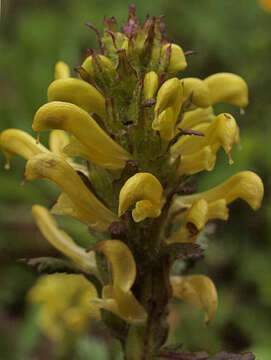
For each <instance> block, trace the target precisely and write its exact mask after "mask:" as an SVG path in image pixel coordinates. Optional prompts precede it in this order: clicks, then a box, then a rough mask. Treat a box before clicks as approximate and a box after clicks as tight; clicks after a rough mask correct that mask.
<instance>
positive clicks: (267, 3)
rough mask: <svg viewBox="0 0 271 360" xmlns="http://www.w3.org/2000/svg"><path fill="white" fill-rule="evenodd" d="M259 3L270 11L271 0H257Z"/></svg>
mask: <svg viewBox="0 0 271 360" xmlns="http://www.w3.org/2000/svg"><path fill="white" fill-rule="evenodd" d="M259 3H260V5H261V7H262V8H263V9H264V10H266V11H268V12H271V1H270V0H259Z"/></svg>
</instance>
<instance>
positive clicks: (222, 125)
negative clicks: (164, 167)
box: [171, 113, 239, 163]
mask: <svg viewBox="0 0 271 360" xmlns="http://www.w3.org/2000/svg"><path fill="white" fill-rule="evenodd" d="M193 130H198V131H201V132H203V133H204V135H205V136H202V137H197V136H191V135H186V136H183V137H182V138H180V139H179V140H178V141H177V142H176V144H174V145H173V146H172V147H171V154H172V156H173V158H176V157H177V156H179V155H190V154H193V153H195V152H197V151H199V150H201V149H202V148H203V147H205V146H211V148H212V151H213V153H214V154H216V152H217V151H218V149H219V148H220V146H222V147H223V149H224V151H225V152H226V154H227V155H228V157H229V162H230V163H232V159H231V150H232V146H233V144H235V143H238V141H239V128H238V125H237V123H236V121H235V119H234V117H233V116H232V115H230V114H227V113H222V114H220V115H218V116H217V117H216V118H215V120H213V121H212V122H211V123H208V122H207V123H200V124H199V125H197V126H195V127H194V128H193Z"/></svg>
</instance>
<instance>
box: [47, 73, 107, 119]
mask: <svg viewBox="0 0 271 360" xmlns="http://www.w3.org/2000/svg"><path fill="white" fill-rule="evenodd" d="M47 97H48V102H51V101H65V102H68V103H72V104H74V105H77V106H79V107H81V108H82V109H84V110H86V111H87V112H94V113H96V114H98V115H99V116H100V117H101V118H104V116H105V113H106V112H105V99H104V97H103V95H102V94H101V93H100V92H99V91H98V90H97V89H96V88H95V87H94V86H92V85H90V84H89V83H87V82H86V81H83V80H80V79H76V78H65V79H58V80H55V81H53V82H52V83H51V84H50V86H49V87H48V90H47Z"/></svg>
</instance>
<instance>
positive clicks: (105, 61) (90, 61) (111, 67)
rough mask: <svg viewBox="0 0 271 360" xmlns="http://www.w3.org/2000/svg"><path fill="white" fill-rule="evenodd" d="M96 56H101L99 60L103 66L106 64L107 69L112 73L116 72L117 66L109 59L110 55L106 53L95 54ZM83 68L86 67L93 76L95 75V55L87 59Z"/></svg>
mask: <svg viewBox="0 0 271 360" xmlns="http://www.w3.org/2000/svg"><path fill="white" fill-rule="evenodd" d="M95 56H97V57H99V61H100V62H101V64H102V66H104V68H105V70H107V71H108V72H112V73H114V72H115V66H114V64H113V63H112V61H111V60H110V59H108V57H106V56H104V55H95ZM82 68H83V69H85V70H86V71H87V72H88V73H89V75H90V76H91V77H92V78H94V77H95V71H94V67H93V55H90V56H88V57H87V58H86V59H85V61H84V62H83V64H82Z"/></svg>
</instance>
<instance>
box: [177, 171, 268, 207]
mask: <svg viewBox="0 0 271 360" xmlns="http://www.w3.org/2000/svg"><path fill="white" fill-rule="evenodd" d="M263 194H264V187H263V182H262V180H261V178H260V177H259V176H258V175H257V174H255V173H254V172H252V171H241V172H239V173H237V174H235V175H233V176H231V177H230V178H229V179H228V180H227V181H225V182H223V183H222V184H220V185H218V186H216V187H214V188H213V189H210V190H208V191H204V192H202V193H198V194H193V195H187V196H179V197H177V198H176V199H175V200H174V202H173V207H172V209H174V210H177V209H179V208H182V207H190V206H191V205H192V204H194V202H196V201H197V200H199V199H201V198H203V199H205V200H206V201H207V202H208V203H210V202H214V201H217V200H219V199H225V201H226V203H227V204H229V203H231V202H232V201H234V200H236V199H238V198H241V199H243V200H245V201H246V202H247V203H248V204H249V205H250V206H251V208H252V209H253V210H258V209H259V207H260V206H261V203H262V199H263ZM174 210H173V211H174Z"/></svg>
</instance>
